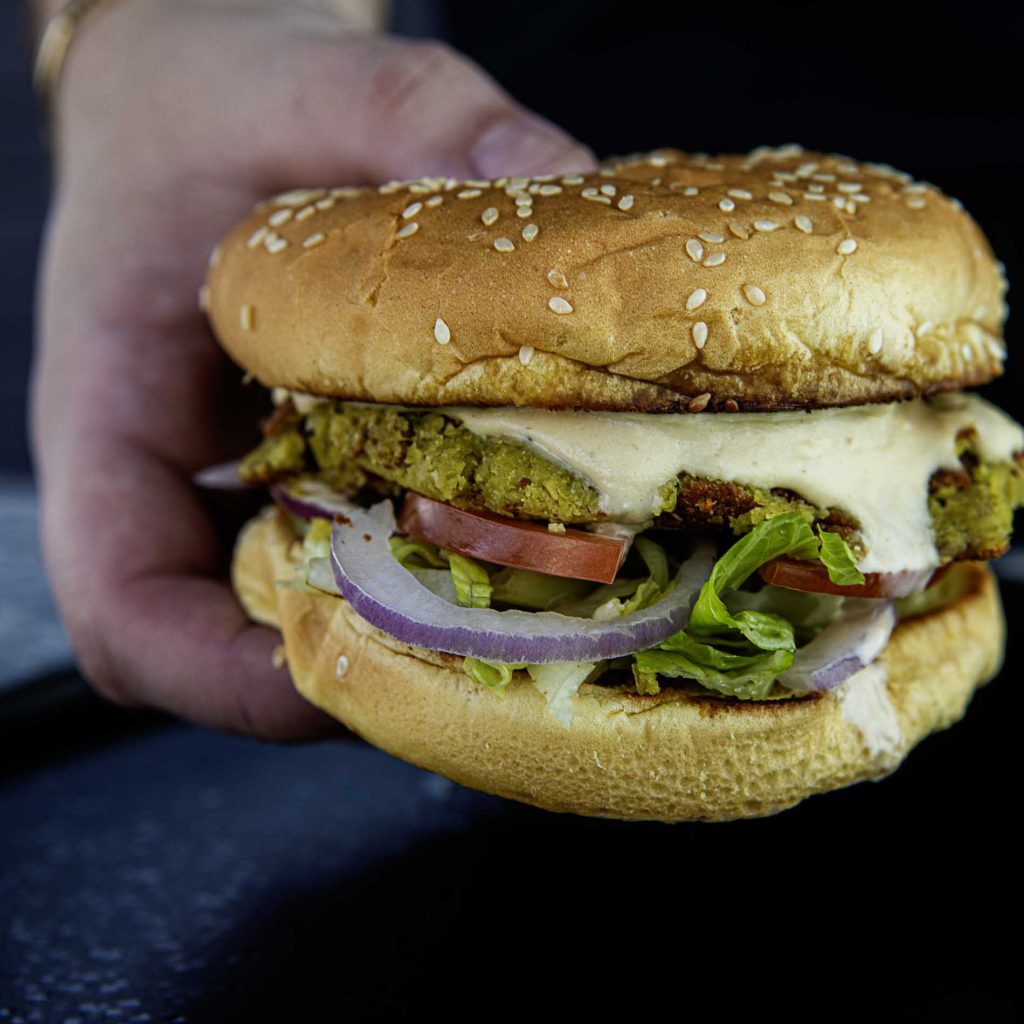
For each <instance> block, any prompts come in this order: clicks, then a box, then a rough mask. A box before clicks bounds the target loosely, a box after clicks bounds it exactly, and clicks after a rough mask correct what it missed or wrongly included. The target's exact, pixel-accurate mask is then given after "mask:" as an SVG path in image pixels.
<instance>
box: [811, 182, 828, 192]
mask: <svg viewBox="0 0 1024 1024" xmlns="http://www.w3.org/2000/svg"><path fill="white" fill-rule="evenodd" d="M807 191H808V192H824V191H825V186H824V185H816V184H813V183H812V184H810V185H808V186H807Z"/></svg>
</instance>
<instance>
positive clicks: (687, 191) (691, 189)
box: [683, 185, 700, 196]
mask: <svg viewBox="0 0 1024 1024" xmlns="http://www.w3.org/2000/svg"><path fill="white" fill-rule="evenodd" d="M699 192H700V189H699V188H697V186H696V185H688V186H687V187H686V188H684V189H683V195H684V196H695V195H697V194H698V193H699Z"/></svg>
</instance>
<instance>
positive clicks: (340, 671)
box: [334, 654, 348, 679]
mask: <svg viewBox="0 0 1024 1024" xmlns="http://www.w3.org/2000/svg"><path fill="white" fill-rule="evenodd" d="M347 674H348V658H346V657H345V655H344V654H339V655H338V660H337V661H336V662H335V663H334V678H335V679H344V678H345V676H346V675H347Z"/></svg>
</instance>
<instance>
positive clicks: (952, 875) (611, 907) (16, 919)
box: [0, 0, 1024, 1022]
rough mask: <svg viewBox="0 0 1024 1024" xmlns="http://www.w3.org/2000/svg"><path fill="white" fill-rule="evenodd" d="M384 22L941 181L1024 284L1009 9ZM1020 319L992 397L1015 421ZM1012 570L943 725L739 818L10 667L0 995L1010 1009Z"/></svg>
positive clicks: (1014, 916) (264, 1011)
mask: <svg viewBox="0 0 1024 1024" xmlns="http://www.w3.org/2000/svg"><path fill="white" fill-rule="evenodd" d="M12 8H13V5H10V4H7V5H4V6H3V7H2V8H0V111H2V113H0V196H2V197H3V200H4V203H3V210H4V216H3V217H0V242H2V244H0V299H2V301H0V332H2V334H0V344H2V345H3V353H4V357H5V358H4V363H3V367H4V369H3V373H2V374H0V388H2V391H0V470H20V471H24V470H25V469H26V468H27V452H26V446H25V441H24V432H23V428H22V422H23V415H24V405H23V391H24V381H25V375H26V371H27V365H28V358H29V340H30V335H31V288H32V279H33V274H34V262H35V246H36V242H37V239H38V235H39V230H40V224H41V219H42V216H43V211H44V202H45V193H46V163H45V158H44V154H43V152H42V150H41V148H40V147H39V145H38V142H37V133H36V127H35V120H34V113H33V110H32V106H31V98H30V94H29V89H28V85H27V70H26V63H25V60H24V57H23V54H22V52H21V51H20V50H19V48H18V46H17V45H16V43H17V37H18V32H17V30H16V18H15V14H14V11H13V9H12ZM397 19H398V24H399V27H404V28H406V29H409V30H417V31H420V30H422V29H423V27H424V26H428V27H430V26H432V27H433V29H434V30H437V31H443V32H444V33H445V34H446V36H447V38H449V39H450V41H452V42H453V43H454V44H455V45H456V46H458V47H460V48H461V49H463V50H465V51H466V52H467V53H469V54H470V55H471V56H473V57H475V58H476V59H477V60H479V61H480V62H482V63H483V64H484V65H485V66H486V67H488V68H489V69H490V70H491V71H492V72H493V73H494V74H495V75H496V76H497V77H498V78H499V79H500V80H501V81H502V82H503V83H504V84H505V85H506V86H507V87H508V88H509V90H510V91H511V92H513V93H514V94H516V95H517V96H518V97H519V98H520V99H522V100H523V101H524V102H525V103H527V104H529V105H531V106H533V107H534V108H535V109H537V110H539V111H540V112H542V113H544V114H546V115H547V116H549V117H551V118H552V119H554V120H556V121H558V122H560V123H561V124H563V125H564V126H566V127H567V128H568V129H570V130H571V131H573V132H574V133H575V134H576V135H577V136H579V137H580V138H581V139H583V140H584V141H586V142H587V143H589V144H590V145H591V146H592V147H593V148H594V149H595V150H596V151H597V152H598V153H609V152H628V151H632V150H635V149H647V148H653V147H657V146H663V145H676V146H679V147H681V148H691V149H699V150H706V151H710V152H714V151H716V150H721V151H734V150H746V149H749V148H751V147H753V146H755V145H759V144H762V143H784V142H789V141H799V142H801V143H802V144H804V145H805V146H807V147H809V148H812V147H813V148H822V149H825V150H829V151H839V152H845V153H848V154H850V155H852V156H855V157H857V158H860V159H867V160H879V161H885V162H888V163H892V164H894V165H895V166H897V167H899V168H901V169H903V170H906V171H909V172H910V173H912V174H913V175H915V177H918V178H924V179H927V180H930V181H933V182H935V183H936V184H938V185H939V186H940V187H942V188H943V189H944V190H946V191H947V192H949V193H951V194H953V195H955V196H957V197H958V198H960V199H961V200H962V201H963V203H964V204H965V206H966V207H967V208H968V209H969V210H970V211H971V212H972V213H973V214H974V216H975V217H976V218H977V219H978V220H979V222H980V223H981V225H982V227H983V228H984V230H985V231H986V232H987V234H988V235H989V238H990V239H991V240H992V243H993V246H994V248H995V251H996V253H997V255H998V256H999V258H1000V259H1002V260H1003V261H1004V262H1005V263H1006V264H1007V269H1008V274H1009V277H1010V281H1011V283H1013V282H1021V281H1024V267H1022V266H1021V251H1020V241H1019V240H1020V238H1021V237H1022V233H1021V229H1022V226H1024V225H1022V220H1024V213H1022V209H1024V207H1022V204H1021V201H1020V199H1021V190H1020V187H1019V183H1020V180H1021V172H1022V169H1024V152H1022V147H1024V118H1022V113H1021V106H1020V101H1019V99H1018V97H1017V91H1018V79H1019V77H1020V74H1019V72H1020V61H1021V52H1022V49H1021V47H1022V42H1024V31H1022V29H1024V13H1022V11H1021V10H1020V9H1018V7H1017V5H1011V4H983V3H974V4H967V3H957V4H954V3H933V4H930V5H928V6H927V7H924V6H919V5H898V4H892V3H889V4H875V3H850V4H846V5H824V4H820V3H816V4H811V3H790V4H763V3H762V4H759V5H753V4H742V3H733V4H728V5H695V4H688V3H677V4H672V5H659V4H650V3H649V4H639V3H635V2H634V3H615V2H610V0H608V2H603V0H602V2H587V3H584V2H552V3H543V4H542V3H529V2H504V3H502V2H491V3H486V4H484V3H480V2H475V3H472V4H469V3H450V4H425V3H400V4H399V5H398V7H397ZM1013 298H1014V296H1013V294H1012V293H1011V306H1012V305H1013ZM1018 332H1019V318H1011V321H1010V324H1009V326H1008V345H1009V351H1010V353H1011V356H1010V362H1009V368H1008V373H1007V376H1006V377H1004V378H1003V379H1002V380H1001V381H999V382H997V383H996V384H994V385H992V386H990V388H988V389H987V390H986V393H987V394H988V395H989V396H990V397H993V398H994V399H995V400H997V401H998V402H1000V404H1002V405H1004V406H1005V407H1006V408H1008V409H1009V410H1010V411H1011V412H1014V413H1015V414H1016V415H1017V416H1018V418H1020V417H1021V416H1022V414H1024V409H1022V408H1021V406H1022V402H1021V397H1020V380H1021V378H1020V376H1019V374H1020V373H1021V372H1022V369H1024V361H1018V357H1016V356H1015V355H1014V353H1015V352H1016V350H1017V344H1016V337H1017V334H1018ZM1006 564H1007V566H1008V570H1007V575H1008V576H1009V577H1011V578H1010V579H1009V580H1008V581H1007V582H1005V584H1004V596H1005V599H1006V602H1007V614H1008V618H1009V621H1010V623H1011V630H1010V633H1011V637H1010V646H1009V651H1008V661H1007V667H1006V669H1005V670H1004V672H1003V674H1002V676H1001V677H1000V679H999V680H998V681H997V682H996V683H995V684H994V685H993V686H990V687H989V688H987V689H986V690H984V691H982V692H981V693H980V694H979V695H978V696H977V698H976V699H975V701H974V703H973V704H972V706H971V709H970V713H969V715H968V717H967V719H966V720H965V721H964V722H963V723H962V724H960V725H958V726H957V727H956V728H955V729H954V730H952V731H950V732H947V733H943V734H941V735H939V736H936V737H933V738H932V739H929V740H928V741H927V742H926V743H925V744H924V745H923V746H922V747H921V748H920V749H919V750H918V751H917V752H915V753H914V754H913V755H912V756H911V758H910V760H909V761H908V763H907V764H906V765H905V766H904V767H903V768H901V769H900V771H899V773H898V774H896V775H895V776H894V777H893V778H891V779H889V780H886V781H885V782H883V783H881V784H879V785H862V786H859V787H855V788H853V789H850V790H846V791H843V792H840V793H835V794H831V795H829V796H825V797H818V798H815V799H813V800H811V801H809V802H808V803H806V804H804V805H802V806H801V807H799V808H797V809H796V810H794V811H790V812H787V813H786V814H784V815H782V816H780V817H776V818H773V819H769V820H765V821H759V822H742V823H735V824H730V825H720V826H692V825H691V826H685V825H684V826H676V827H665V826H655V825H625V824H621V823H612V822H599V821H584V820H578V819H572V818H566V817H560V816H555V815H550V814H545V813H543V812H539V811H534V810H532V809H528V808H520V807H517V806H514V805H511V804H507V803H504V802H502V801H497V800H493V799H490V798H487V797H482V796H479V795H476V794H472V793H469V792H467V791H465V790H461V789H459V788H458V787H454V786H452V785H450V784H447V783H444V782H443V781H442V780H439V779H437V778H436V777H433V776H428V775H426V774H425V773H422V772H419V771H417V770H415V769H412V768H409V767H408V766H406V765H402V764H401V763H399V762H396V761H394V760H392V759H390V758H387V757H386V756H384V755H383V754H380V753H379V752H377V751H374V750H372V749H370V748H367V747H364V746H362V745H358V744H329V745H320V746H313V747H305V748H272V747H267V746H262V745H259V744H255V743H250V742H246V741H242V740H235V739H230V738H226V737H222V736H217V735H214V734H209V733H204V732H202V731H200V730H195V729H192V728H190V727H187V726H183V725H180V724H175V723H169V722H167V721H165V720H163V719H161V718H158V717H153V716H138V715H131V714H128V713H126V712H116V711H114V710H112V709H107V708H105V707H103V706H102V705H100V704H99V703H98V702H95V701H93V700H91V699H90V698H89V697H87V696H86V695H84V693H83V691H82V689H81V687H80V683H79V682H78V681H77V678H76V677H75V676H74V675H73V674H72V673H64V674H60V673H58V674H57V675H56V676H53V677H51V678H50V679H49V680H47V681H46V685H45V686H42V687H37V688H36V689H35V690H33V691H31V693H34V694H35V696H32V695H31V694H30V692H29V691H28V690H27V689H25V688H23V689H21V690H19V691H18V692H17V693H16V694H15V695H14V696H13V697H11V696H9V697H7V698H6V701H5V703H4V704H2V705H0V929H2V930H0V1022H6V1021H8V1020H12V1021H13V1020H16V1019H18V1018H21V1019H22V1020H25V1021H30V1020H39V1021H50V1020H55V1021H63V1020H68V1021H71V1020H76V1021H81V1022H86V1021H93V1020H110V1019H123V1020H150V1019H151V1020H175V1019H181V1020H188V1021H206V1020H210V1021H215V1020H216V1021H221V1020H224V1021H226V1020H255V1019H276V1020H295V1019H301V1020H321V1019H334V1018H336V1017H342V1016H345V1017H349V1018H351V1019H381V1020H394V1019H405V1018H407V1017H411V1016H413V1015H414V1014H415V1015H416V1016H419V1015H420V1014H421V1013H425V1012H427V1011H429V1010H439V1011H441V1012H444V1013H446V1014H447V1015H449V1016H452V1015H455V1016H457V1017H459V1018H462V1017H465V1016H468V1015H469V1013H472V1015H473V1016H474V1017H481V1016H487V1017H498V1018H501V1019H504V1018H506V1017H508V1016H516V1017H519V1018H522V1017H523V1016H524V1015H529V1016H530V1018H531V1019H532V1018H537V1019H548V1018H550V1017H554V1016H555V1014H558V1015H560V1016H561V1015H566V1014H571V1015H572V1018H573V1019H576V1018H578V1017H582V1016H583V1015H587V1016H593V1017H596V1018H597V1019H608V1018H610V1017H612V1016H628V1017H630V1018H638V1019H642V1020H653V1019H660V1018H662V1017H665V1016H667V1015H669V1014H671V1015H672V1016H674V1017H686V1016H698V1015H699V1017H701V1018H709V1019H713V1020H734V1019H738V1018H740V1017H743V1018H746V1017H748V1016H749V1017H756V1019H772V1018H774V1017H775V1016H776V1015H780V1016H781V1015H782V1014H785V1015H786V1017H788V1018H790V1019H794V1020H805V1019H813V1020H816V1021H840V1020H842V1021H846V1020H849V1021H864V1020H872V1021H879V1020H901V1021H922V1022H924V1021H954V1020H955V1021H959V1020H965V1021H967V1020H970V1021H977V1020H982V1021H1011V1020H1020V1019H1022V1015H1024V1014H1022V1009H1024V1004H1022V1000H1021V994H1020V988H1019V983H1018V978H1019V968H1018V961H1017V948H1018V946H1019V939H1018V937H1017V935H1016V930H1017V929H1018V921H1019V912H1020V900H1019V877H1020V868H1019V864H1020V856H1019V852H1018V845H1017V843H1018V840H1017V838H1016V831H1017V829H1016V818H1017V806H1018V804H1019V795H1018V794H1019V776H1020V758H1019V754H1018V750H1019V730H1018V722H1019V715H1020V711H1021V698H1020V689H1019V682H1020V666H1021V664H1022V660H1021V659H1022V657H1024V650H1022V648H1021V645H1020V642H1019V639H1018V633H1019V630H1017V629H1016V628H1015V624H1016V623H1017V622H1019V621H1020V612H1021V609H1022V591H1021V588H1020V586H1019V584H1016V583H1014V582H1013V580H1012V577H1013V576H1014V563H1013V562H1012V561H1010V562H1007V563H1006ZM0 657H2V655H0ZM40 695H42V696H40Z"/></svg>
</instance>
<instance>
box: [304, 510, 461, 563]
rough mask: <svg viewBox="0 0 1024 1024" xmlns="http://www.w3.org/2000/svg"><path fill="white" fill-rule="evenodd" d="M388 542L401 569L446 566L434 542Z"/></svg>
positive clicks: (405, 539) (396, 539) (403, 539)
mask: <svg viewBox="0 0 1024 1024" xmlns="http://www.w3.org/2000/svg"><path fill="white" fill-rule="evenodd" d="M324 521H325V522H326V520H324ZM388 544H389V545H390V547H391V554H392V555H393V556H394V558H395V561H396V562H398V564H399V565H400V566H402V568H403V569H447V568H448V559H447V558H446V557H445V555H444V552H443V551H441V549H440V548H439V547H437V545H436V544H431V543H429V542H428V541H425V540H415V539H414V538H413V537H392V538H391V540H389V541H388Z"/></svg>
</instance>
